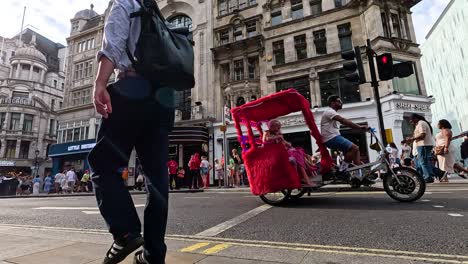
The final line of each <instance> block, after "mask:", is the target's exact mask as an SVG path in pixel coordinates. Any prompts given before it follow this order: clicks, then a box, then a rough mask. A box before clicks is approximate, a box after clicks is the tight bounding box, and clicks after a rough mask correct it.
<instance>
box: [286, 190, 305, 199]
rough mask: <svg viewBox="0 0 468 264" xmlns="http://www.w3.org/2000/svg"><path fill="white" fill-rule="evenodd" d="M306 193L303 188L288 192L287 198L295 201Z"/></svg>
mask: <svg viewBox="0 0 468 264" xmlns="http://www.w3.org/2000/svg"><path fill="white" fill-rule="evenodd" d="M306 192H307V191H306V189H304V188H299V189H292V190H289V198H290V199H292V200H297V199H299V198H301V197H302V196H304V194H305V193H306Z"/></svg>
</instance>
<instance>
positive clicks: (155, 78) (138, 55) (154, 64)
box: [127, 0, 195, 91]
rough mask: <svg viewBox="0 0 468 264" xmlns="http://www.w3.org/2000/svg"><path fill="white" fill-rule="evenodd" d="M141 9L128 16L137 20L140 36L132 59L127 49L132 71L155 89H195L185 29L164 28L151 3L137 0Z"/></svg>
mask: <svg viewBox="0 0 468 264" xmlns="http://www.w3.org/2000/svg"><path fill="white" fill-rule="evenodd" d="M137 2H138V3H139V4H140V6H141V9H140V11H138V12H134V13H132V14H130V17H131V18H133V17H137V16H139V17H140V20H141V32H140V37H139V39H138V43H137V45H136V50H135V56H133V55H132V54H131V52H130V51H129V49H128V47H127V55H128V57H129V59H130V61H131V62H132V66H133V67H134V69H135V70H136V71H137V72H138V73H139V74H140V75H142V76H143V77H145V78H147V79H148V80H150V81H151V82H152V84H153V85H155V86H158V87H160V86H167V87H170V88H173V89H175V90H177V91H183V90H189V89H191V88H193V87H194V86H195V77H194V51H193V45H194V42H193V40H191V39H190V37H191V33H190V31H189V30H188V28H183V27H182V28H173V29H170V28H169V27H168V23H167V21H166V19H165V18H164V16H163V15H162V13H161V10H160V9H159V7H158V4H157V3H156V1H154V0H138V1H137Z"/></svg>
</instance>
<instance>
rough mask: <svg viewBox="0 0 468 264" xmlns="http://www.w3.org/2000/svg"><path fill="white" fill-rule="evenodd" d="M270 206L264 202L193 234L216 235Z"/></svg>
mask: <svg viewBox="0 0 468 264" xmlns="http://www.w3.org/2000/svg"><path fill="white" fill-rule="evenodd" d="M271 207H272V206H271V205H268V204H264V205H262V206H259V207H257V208H255V209H253V210H250V211H248V212H247V213H245V214H241V215H239V216H236V217H234V218H232V219H230V220H228V221H226V222H224V223H221V224H219V225H216V226H214V227H211V228H209V229H207V230H205V231H202V232H200V233H198V234H196V235H195V236H204V237H213V236H216V235H218V234H220V233H222V232H224V231H226V230H228V229H230V228H232V227H234V226H236V225H238V224H240V223H243V222H245V221H247V220H249V219H250V218H252V217H254V216H256V215H258V214H260V213H263V212H265V211H266V210H268V209H270V208H271Z"/></svg>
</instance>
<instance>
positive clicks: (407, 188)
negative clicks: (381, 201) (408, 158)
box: [383, 167, 426, 202]
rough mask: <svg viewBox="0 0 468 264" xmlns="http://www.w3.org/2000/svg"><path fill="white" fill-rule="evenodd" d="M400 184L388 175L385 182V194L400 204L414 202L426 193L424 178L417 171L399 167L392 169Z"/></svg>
mask: <svg viewBox="0 0 468 264" xmlns="http://www.w3.org/2000/svg"><path fill="white" fill-rule="evenodd" d="M392 170H393V172H394V173H395V174H396V177H398V179H399V180H400V183H398V181H397V180H396V179H395V178H394V177H393V176H392V175H391V174H389V175H386V177H385V178H384V181H383V186H384V189H385V192H386V193H387V194H388V195H389V196H390V197H392V198H393V199H394V200H397V201H399V202H414V201H416V200H418V199H419V198H421V196H423V195H424V192H425V191H426V183H425V182H424V178H423V177H422V175H420V174H419V173H418V172H417V171H415V170H413V169H411V168H407V167H399V168H394V169H392Z"/></svg>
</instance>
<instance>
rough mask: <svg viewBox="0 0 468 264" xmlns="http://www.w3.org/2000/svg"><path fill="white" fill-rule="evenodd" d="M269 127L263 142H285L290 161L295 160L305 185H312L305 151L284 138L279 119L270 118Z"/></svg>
mask: <svg viewBox="0 0 468 264" xmlns="http://www.w3.org/2000/svg"><path fill="white" fill-rule="evenodd" d="M268 129H269V130H268V131H266V132H265V133H264V134H263V143H264V144H269V143H276V144H283V146H284V147H285V148H286V150H287V151H288V155H289V159H290V161H291V160H293V161H294V163H295V165H296V169H297V173H298V174H299V176H301V178H302V180H303V182H304V183H305V185H307V186H312V183H311V182H310V179H309V177H308V176H307V172H306V171H305V161H304V155H305V152H304V151H303V150H301V149H300V148H294V147H293V146H292V144H291V143H289V142H288V141H286V140H285V139H284V137H283V134H282V133H281V123H280V122H279V121H278V120H275V119H273V120H270V122H268Z"/></svg>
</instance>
